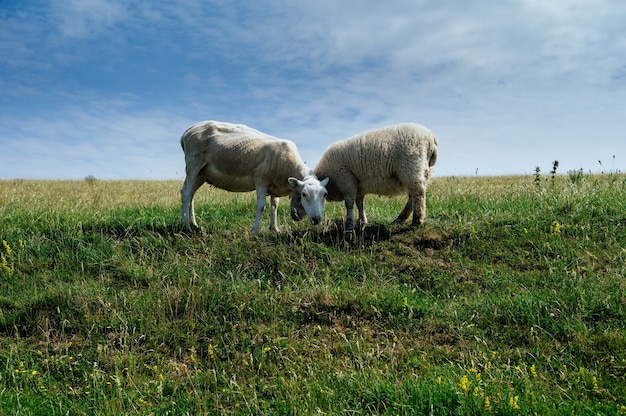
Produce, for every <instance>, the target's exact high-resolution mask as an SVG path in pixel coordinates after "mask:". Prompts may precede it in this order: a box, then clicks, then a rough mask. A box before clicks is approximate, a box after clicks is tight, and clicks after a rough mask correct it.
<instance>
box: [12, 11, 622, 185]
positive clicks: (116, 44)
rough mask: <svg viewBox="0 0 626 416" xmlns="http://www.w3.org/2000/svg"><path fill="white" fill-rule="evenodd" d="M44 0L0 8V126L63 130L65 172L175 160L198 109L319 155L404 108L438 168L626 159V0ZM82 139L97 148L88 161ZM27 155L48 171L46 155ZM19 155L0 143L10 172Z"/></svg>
mask: <svg viewBox="0 0 626 416" xmlns="http://www.w3.org/2000/svg"><path fill="white" fill-rule="evenodd" d="M48 7H49V8H47V9H46V8H44V9H43V10H44V11H43V12H42V11H40V10H39V9H37V8H36V7H30V8H26V9H25V11H23V12H20V13H15V14H14V15H11V16H10V19H5V18H4V17H3V21H2V24H0V35H1V36H0V39H2V40H0V48H2V49H6V50H7V52H8V53H7V54H2V56H0V65H2V66H0V71H4V72H5V73H6V77H5V76H2V77H0V87H4V88H3V90H6V91H8V94H10V95H11V96H12V99H11V102H9V99H7V98H1V97H0V105H2V106H3V109H4V110H6V111H3V113H4V115H2V116H0V123H1V126H0V140H1V141H3V142H8V141H9V140H10V143H15V141H14V140H20V141H22V140H37V143H40V144H42V145H44V144H45V143H48V142H52V141H54V143H55V144H56V145H55V146H54V147H53V148H52V147H50V148H49V149H50V152H52V154H54V155H55V157H56V158H58V160H69V161H76V162H75V163H74V162H68V163H65V164H62V163H60V164H58V166H60V167H63V166H66V169H67V172H69V173H68V176H69V175H72V176H74V175H78V177H84V176H86V175H88V174H93V175H94V176H96V177H104V176H106V175H108V176H110V177H116V175H119V177H133V176H137V177H146V176H150V175H153V176H159V175H166V176H167V175H173V176H176V175H181V174H182V172H180V171H181V170H182V169H181V168H180V166H181V163H182V152H180V149H179V148H178V146H179V145H178V138H179V137H180V134H182V132H183V131H184V129H185V128H186V127H187V126H188V125H190V124H192V123H194V122H196V121H200V120H203V119H221V120H224V121H231V122H242V123H246V124H249V125H251V126H252V127H255V128H258V129H260V130H263V131H266V132H267V133H269V134H273V135H276V136H278V137H284V138H289V139H292V140H294V141H295V142H296V143H297V144H298V146H299V148H300V149H301V153H302V155H303V157H304V159H305V160H306V161H307V162H308V163H309V164H310V165H314V164H315V163H316V162H317V160H318V159H319V157H320V156H321V153H322V152H323V151H324V149H325V148H326V147H327V146H328V145H329V144H330V142H332V141H334V140H336V139H340V138H344V137H347V136H350V135H352V134H356V133H358V132H360V131H363V130H366V129H369V128H374V127H379V126H381V125H385V124H391V123H395V122H402V121H414V122H419V123H423V124H425V125H426V126H428V127H430V128H432V129H433V130H434V131H435V132H436V133H438V134H439V136H440V139H441V158H440V160H439V162H438V165H437V170H438V172H440V173H443V174H460V173H465V174H473V173H474V172H475V170H476V169H478V170H479V173H523V172H525V171H531V170H532V169H533V168H534V166H536V165H537V164H540V163H542V164H543V163H544V162H541V161H540V160H544V159H545V160H548V161H549V162H548V163H551V162H552V160H554V159H559V158H564V157H565V158H567V159H568V161H565V160H563V161H562V165H561V167H562V168H563V169H566V167H567V166H568V164H570V165H571V166H570V168H572V169H575V168H579V167H585V168H587V167H588V166H589V164H595V163H597V161H596V160H594V159H596V158H600V159H604V160H608V159H607V156H603V153H607V154H610V155H609V156H608V158H610V157H611V156H612V154H614V153H616V154H617V157H616V160H617V161H618V163H619V161H620V160H626V148H625V146H626V145H625V144H624V142H625V141H624V140H623V137H622V133H621V132H623V131H624V128H625V127H626V121H625V120H626V114H625V110H623V108H624V107H623V103H624V102H626V77H624V76H623V74H624V73H625V72H626V70H625V68H626V59H625V58H624V57H625V56H626V29H625V28H624V26H623V21H624V17H625V16H626V3H623V2H619V1H610V0H597V1H595V0H594V1H583V0H563V1H559V2H544V1H535V0H518V1H514V0H510V1H504V2H495V3H493V2H491V3H488V2H482V1H468V2H456V1H445V0H444V1H440V2H426V1H413V0H411V1H408V0H407V1H394V2H391V3H390V2H387V3H384V2H383V3H381V2H374V1H370V0H352V1H343V2H336V1H330V0H321V1H316V2H310V1H304V0H294V1H289V2H287V1H272V0H266V1H259V2H252V3H250V2H248V3H237V2H233V3H224V2H219V1H209V2H207V1H201V0H185V1H181V2H170V1H159V0H155V1H151V2H143V3H135V2H130V1H122V0H118V1H104V0H90V1H73V0H67V1H63V2H57V3H54V4H53V5H50V6H48ZM50 8H52V9H50ZM46 10H48V11H49V10H54V13H52V15H51V22H47V19H48V18H50V16H48V15H46V14H45V11H46ZM29 22H30V24H29ZM32 22H37V24H33V23H32ZM5 23H6V24H5ZM22 23H23V25H22ZM50 27H56V28H58V30H57V31H56V32H55V34H53V35H49V34H48V33H49V29H50ZM5 35H6V36H5ZM7 56H10V57H7ZM16 69H19V71H17V70H16ZM3 75H4V74H3ZM5 97H6V96H5ZM16 102H17V103H18V104H15V103H16ZM16 108H24V109H28V110H27V111H26V110H22V112H18V110H16ZM42 126H45V128H43V127H42ZM131 132H132V134H130V133H131ZM604 149H606V150H604ZM22 153H23V152H22ZM80 155H89V158H90V159H88V160H90V162H89V163H86V164H85V165H84V166H83V167H82V168H80V169H79V166H82V165H81V164H80ZM561 155H563V156H561ZM3 157H4V158H5V159H4V160H3ZM28 157H29V158H37V161H38V163H36V164H33V166H35V167H36V166H41V172H42V174H45V172H46V169H45V166H47V165H46V162H45V158H43V157H42V155H41V154H40V153H37V154H30V155H28ZM585 158H589V159H590V162H586V161H585ZM9 159H10V160H9ZM13 159H15V158H11V157H8V156H3V155H0V177H3V176H6V175H10V174H9V173H5V172H6V171H7V170H6V169H5V168H3V166H6V165H4V164H3V163H13V165H12V166H16V167H15V169H18V168H19V166H17V165H15V163H16V162H15V161H14V160H13ZM27 160H28V159H27ZM150 160H154V161H155V163H153V164H151V163H150ZM54 166H57V165H54ZM90 166H96V167H97V168H98V169H96V170H98V171H100V172H103V173H102V174H98V172H89V171H87V168H89V167H90ZM135 166H141V168H134V167H135ZM591 167H593V166H591ZM549 168H550V166H547V168H546V169H544V170H547V169H549ZM55 169H56V168H55ZM11 171H14V169H11ZM17 171H19V170H17ZM48 171H50V169H48ZM61 172H65V171H61ZM133 172H137V173H133ZM154 172H159V173H154ZM169 172H174V173H169ZM59 175H63V173H59ZM176 177H178V176H176Z"/></svg>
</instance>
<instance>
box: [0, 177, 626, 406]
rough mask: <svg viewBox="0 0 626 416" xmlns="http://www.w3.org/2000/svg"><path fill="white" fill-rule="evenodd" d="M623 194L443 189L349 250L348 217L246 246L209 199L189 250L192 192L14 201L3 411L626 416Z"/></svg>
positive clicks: (386, 220) (127, 189)
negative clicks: (184, 224)
mask: <svg viewBox="0 0 626 416" xmlns="http://www.w3.org/2000/svg"><path fill="white" fill-rule="evenodd" d="M553 171H555V173H556V168H553ZM625 180H626V177H624V176H623V175H619V174H611V175H599V176H593V175H588V176H586V177H585V180H584V181H580V183H572V181H571V180H569V178H568V177H565V176H559V175H556V174H553V175H552V178H551V180H550V183H549V186H546V184H545V183H542V181H541V180H539V181H538V182H537V181H535V179H533V178H532V177H530V178H529V177H490V178H480V177H473V178H436V179H434V180H433V181H432V183H431V185H430V187H429V192H428V195H427V204H428V217H427V220H426V222H425V224H424V225H423V226H422V227H419V228H411V227H409V226H406V225H397V224H392V223H391V222H392V220H393V219H394V218H395V217H396V215H397V213H398V212H399V211H400V210H401V209H402V207H403V205H404V202H405V201H404V198H379V197H371V198H369V197H368V203H367V205H368V207H369V211H368V216H369V218H370V221H372V222H371V223H370V224H369V225H367V226H366V227H365V228H364V230H363V231H362V232H360V233H359V234H358V235H357V236H356V238H355V239H354V240H353V241H351V242H349V243H347V246H346V243H344V242H343V241H342V239H341V238H340V237H339V235H340V234H341V233H340V232H339V231H338V230H339V227H341V224H342V220H343V215H344V213H343V206H342V204H332V203H329V204H327V209H326V219H325V221H324V223H323V224H321V225H320V226H318V227H313V226H311V225H310V224H308V223H304V222H303V223H294V222H292V221H291V220H290V219H289V212H288V206H287V204H284V203H283V204H282V205H281V206H280V207H279V217H280V218H279V221H281V226H282V228H283V230H284V232H283V233H281V234H273V233H270V232H269V231H265V232H262V233H260V234H259V235H251V234H249V231H248V230H249V227H250V224H251V222H252V221H253V218H254V196H253V195H252V194H250V193H245V194H229V193H226V192H223V191H219V190H216V189H211V188H209V187H205V188H201V189H200V191H199V192H198V194H197V197H196V212H197V216H198V221H199V223H200V225H201V226H202V227H203V229H202V230H201V231H200V232H199V233H197V234H187V233H184V232H182V230H181V228H180V227H179V225H178V223H179V217H180V206H179V204H180V201H179V188H180V183H178V182H174V181H172V182H135V181H133V182H119V181H100V180H99V181H95V182H92V183H90V182H88V181H68V182H36V181H19V182H16V181H0V198H1V200H2V201H3V202H2V205H0V241H2V242H3V243H2V247H0V256H2V258H4V259H5V260H6V267H8V268H9V269H10V270H11V272H10V275H9V273H8V272H7V271H6V269H5V268H4V266H0V267H2V269H0V276H1V278H0V361H1V362H2V364H3V365H2V366H0V379H1V380H2V383H3V387H4V388H3V389H0V402H1V403H2V408H3V410H4V411H6V412H7V413H10V414H14V413H27V414H28V413H37V412H40V413H45V414H52V415H55V414H59V415H61V414H63V415H64V414H67V413H70V414H81V413H87V414H91V413H98V414H181V415H183V414H212V413H231V414H250V413H254V414H287V413H303V414H310V413H316V412H324V413H329V414H349V413H363V414H390V415H396V414H430V413H432V414H442V415H445V414H483V413H486V414H489V413H494V414H518V413H525V414H533V413H535V414H562V413H568V414H585V413H594V414H595V413H604V414H620V413H624V412H626V408H625V407H624V406H626V402H625V401H624V399H623V398H624V397H626V389H625V388H624V386H626V356H625V355H624V351H626V327H625V324H624V322H626V308H624V305H625V304H626V291H625V287H626V286H625V281H624V276H625V275H626V269H625V266H624V264H626V251H624V246H625V244H626V231H624V230H625V229H626V227H624V225H625V223H626V217H624V212H625V211H624V205H623V204H624V202H623V201H624V200H625V199H626V186H625V185H624V184H625V183H626V182H625ZM265 220H267V219H266V218H265Z"/></svg>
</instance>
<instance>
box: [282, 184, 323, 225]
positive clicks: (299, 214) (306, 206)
mask: <svg viewBox="0 0 626 416" xmlns="http://www.w3.org/2000/svg"><path fill="white" fill-rule="evenodd" d="M289 184H290V185H291V195H290V196H289V197H290V198H291V218H292V219H293V220H294V221H300V220H301V219H302V218H304V217H306V216H307V215H308V216H309V217H311V221H312V222H313V224H319V223H320V222H321V221H322V219H323V218H324V202H325V201H326V195H328V192H327V191H326V185H328V178H326V179H324V180H321V181H320V180H318V179H317V177H315V176H307V177H305V178H304V179H303V180H299V179H297V178H289Z"/></svg>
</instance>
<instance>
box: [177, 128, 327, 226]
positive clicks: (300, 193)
mask: <svg viewBox="0 0 626 416" xmlns="http://www.w3.org/2000/svg"><path fill="white" fill-rule="evenodd" d="M180 144H181V146H182V148H183V152H184V153H185V171H186V177H185V182H184V183H183V187H182V189H181V200H182V218H181V222H182V224H183V226H184V227H186V228H187V229H188V230H191V229H192V227H194V228H197V227H198V224H197V223H196V218H195V214H194V203H193V196H194V194H195V193H196V191H197V190H198V188H200V186H202V184H204V183H205V182H206V183H208V184H211V185H213V186H215V187H217V188H221V189H224V190H227V191H232V192H247V191H253V190H256V200H257V204H256V219H255V221H254V225H253V226H252V232H253V233H256V232H257V231H258V230H259V224H260V222H261V214H262V213H263V210H264V209H265V204H266V197H267V196H268V195H269V196H270V199H271V207H272V212H271V215H270V230H273V231H279V229H278V226H277V225H276V209H277V206H278V198H279V197H282V196H286V195H291V197H292V198H296V197H297V199H298V200H299V201H301V203H302V205H303V206H304V208H303V209H304V211H305V212H306V214H307V215H309V216H310V217H311V220H312V221H313V223H314V224H318V223H319V222H320V221H321V220H322V218H323V211H324V200H325V197H326V193H327V192H326V188H325V186H326V184H327V183H328V179H325V180H323V181H321V182H320V181H319V180H318V179H317V177H316V176H315V174H314V173H313V171H312V170H311V169H309V168H308V167H307V166H306V165H305V164H304V162H303V161H302V158H301V157H300V154H299V153H298V150H297V148H296V145H295V144H294V143H293V142H292V141H289V140H281V139H278V138H276V137H272V136H269V135H267V134H265V133H262V132H260V131H258V130H255V129H252V128H250V127H248V126H245V125H242V124H230V123H223V122H218V121H203V122H200V123H197V124H194V125H193V126H191V127H189V128H188V129H187V130H186V131H185V133H183V135H182V137H181V139H180Z"/></svg>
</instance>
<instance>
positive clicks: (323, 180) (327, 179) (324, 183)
mask: <svg viewBox="0 0 626 416" xmlns="http://www.w3.org/2000/svg"><path fill="white" fill-rule="evenodd" d="M329 180H330V178H326V179H322V180H321V181H320V184H321V185H322V186H326V185H328V181H329Z"/></svg>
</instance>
